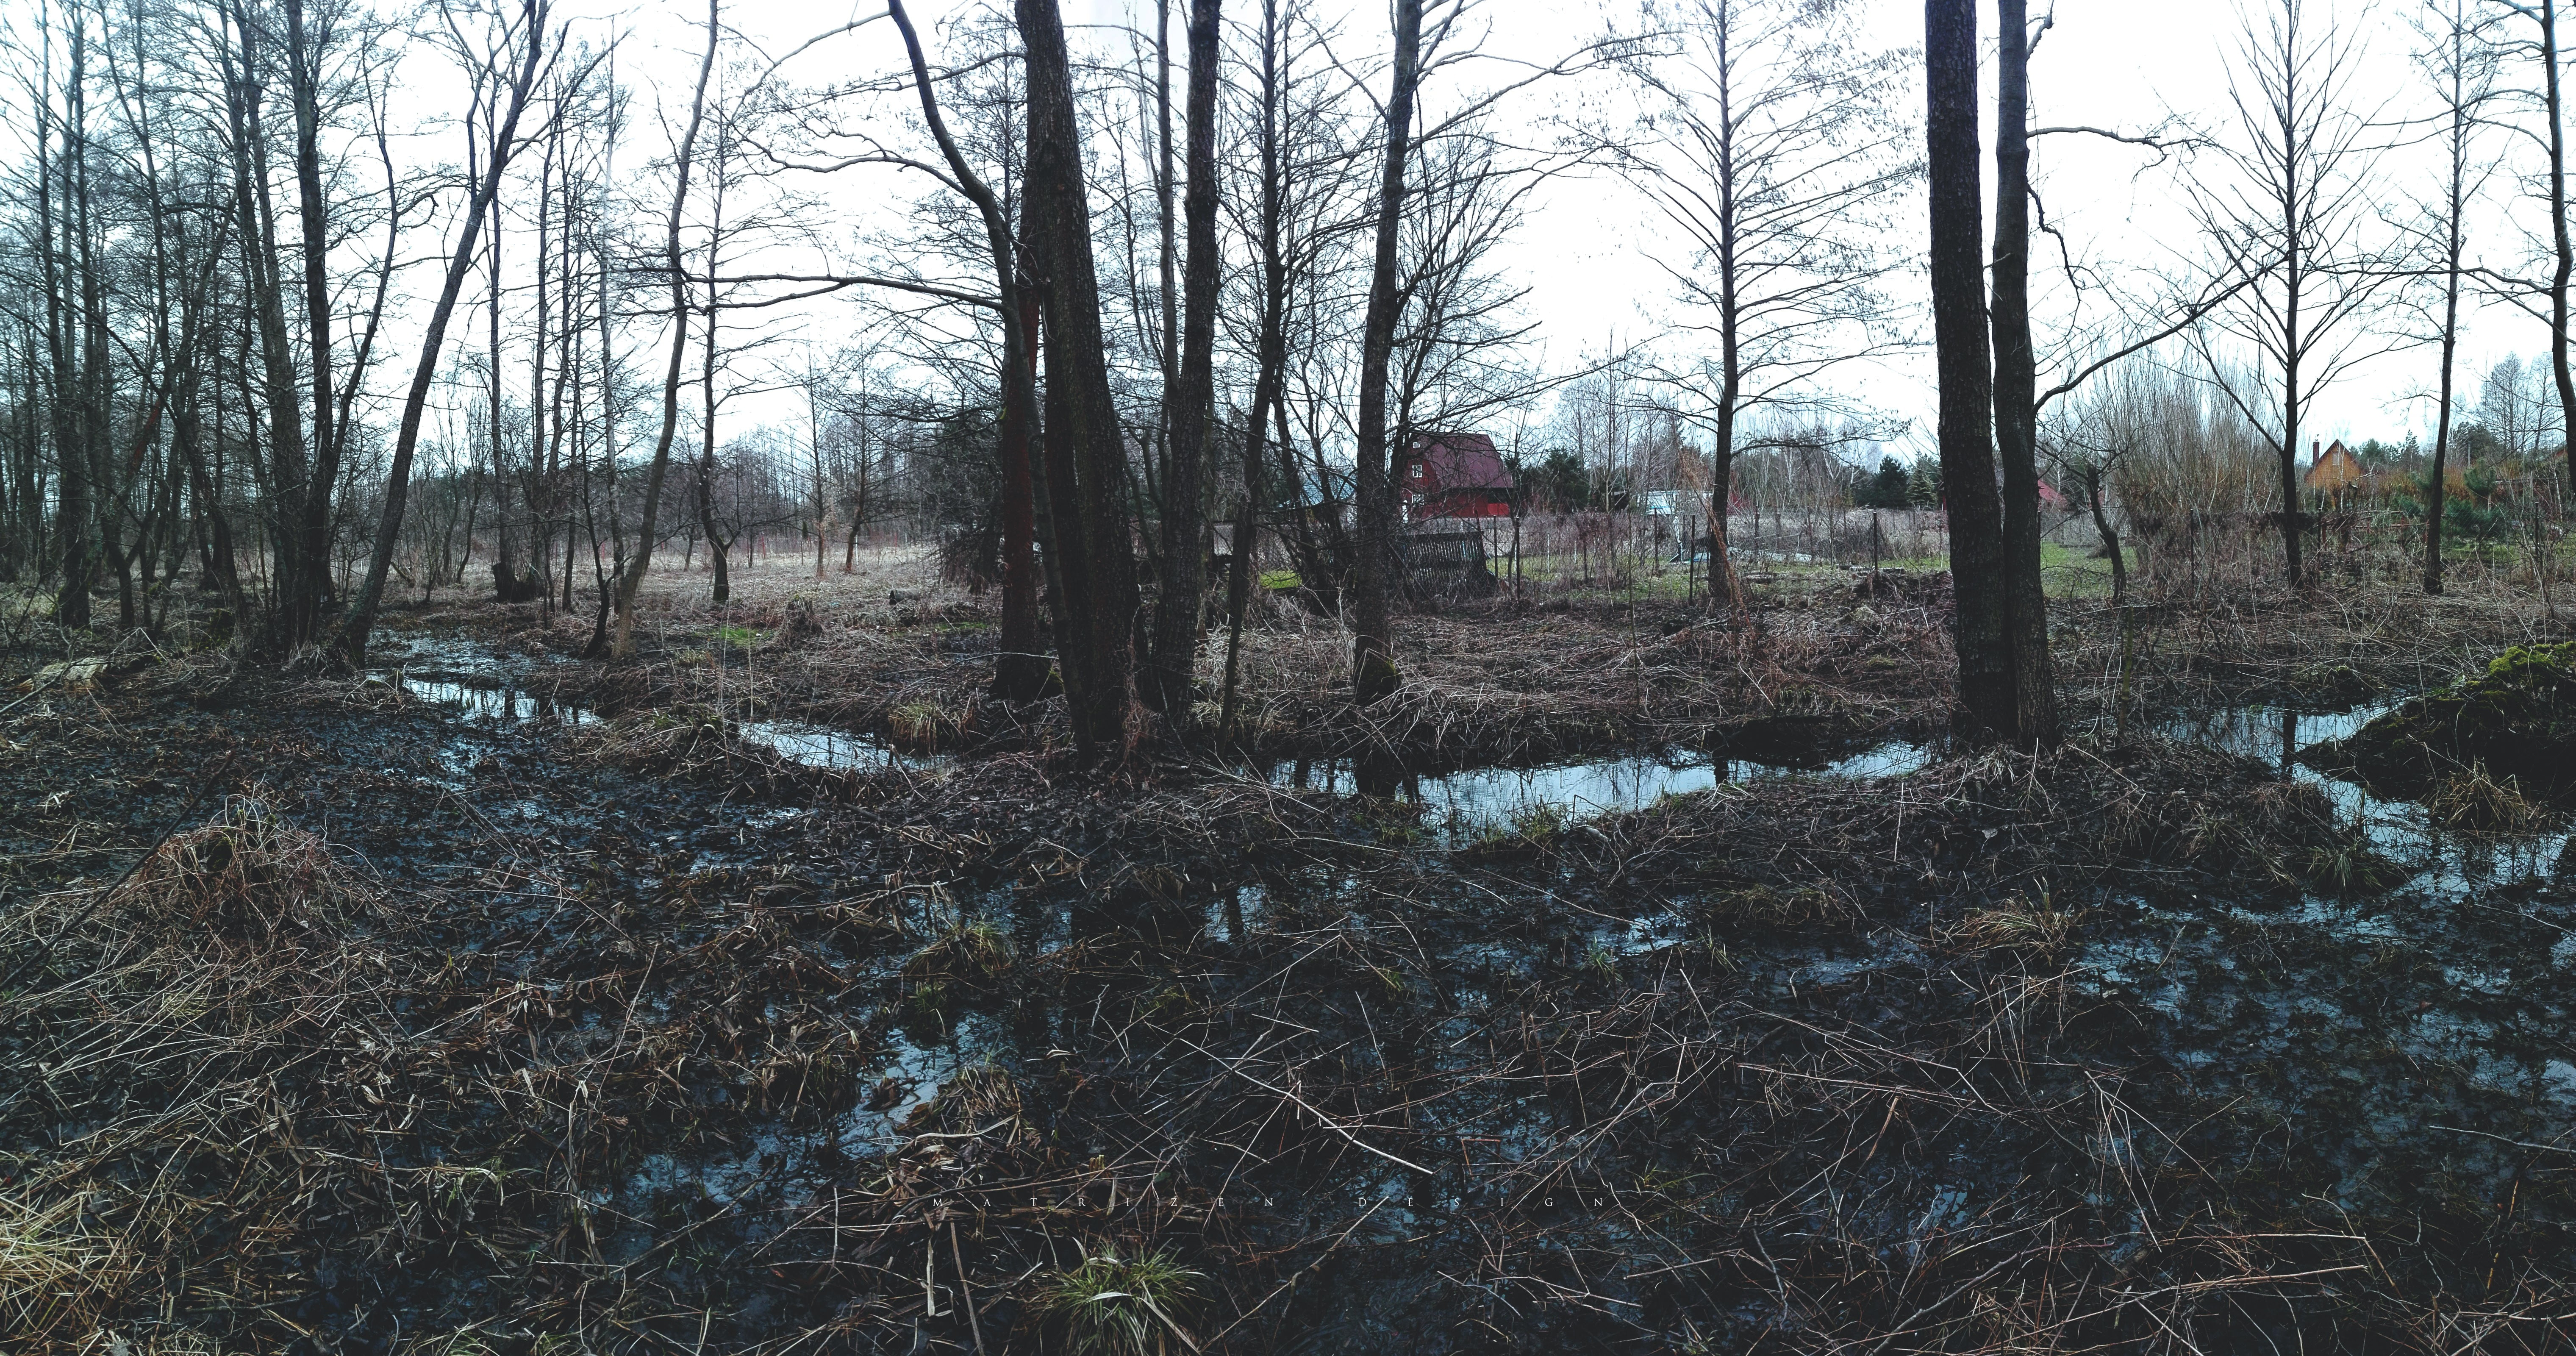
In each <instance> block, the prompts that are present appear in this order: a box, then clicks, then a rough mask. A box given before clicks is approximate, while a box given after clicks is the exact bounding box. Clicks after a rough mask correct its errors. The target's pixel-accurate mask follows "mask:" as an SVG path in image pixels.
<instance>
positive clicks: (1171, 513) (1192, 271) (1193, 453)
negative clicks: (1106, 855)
mask: <svg viewBox="0 0 2576 1356" xmlns="http://www.w3.org/2000/svg"><path fill="white" fill-rule="evenodd" d="M1220 3H1221V0H1190V28H1189V44H1190V88H1189V138H1190V144H1189V156H1188V173H1189V193H1188V197H1187V198H1186V199H1185V201H1184V202H1183V204H1182V212H1183V214H1184V216H1185V217H1186V218H1187V229H1188V233H1189V262H1188V264H1187V272H1186V273H1185V275H1184V277H1183V280H1182V284H1181V291H1182V296H1181V300H1182V304H1183V306H1184V308H1185V311H1184V315H1185V318H1184V319H1183V321H1182V329H1181V362H1180V382H1179V384H1178V386H1177V387H1176V388H1175V390H1174V392H1173V398H1172V402H1171V407H1170V410H1169V411H1168V423H1169V425H1170V428H1171V440H1172V441H1171V463H1170V466H1169V468H1168V469H1167V470H1166V472H1165V474H1164V479H1163V591H1162V595H1161V597H1160V598H1159V599H1158V600H1157V604H1156V611H1155V618H1154V649H1153V660H1152V667H1151V669H1150V670H1149V672H1148V674H1147V681H1146V682H1145V684H1144V687H1145V690H1146V692H1147V694H1148V695H1149V697H1150V699H1151V700H1152V701H1153V702H1154V704H1155V705H1156V706H1158V707H1160V708H1161V709H1162V710H1163V712H1164V713H1165V714H1166V715H1168V716H1170V717H1172V719H1173V720H1174V721H1175V722H1179V723H1183V724H1186V723H1187V717H1188V715H1189V710H1190V702H1191V700H1192V698H1193V697H1194V696H1195V688H1196V675H1197V668H1198V664H1197V660H1198V649H1199V637H1200V634H1201V630H1202V627H1201V622H1202V620H1203V619H1204V618H1205V616H1206V614H1207V608H1206V593H1207V550H1206V546H1205V537H1206V535H1207V524H1206V520H1205V519H1204V517H1202V515H1201V505H1200V500H1201V499H1202V497H1203V494H1204V491H1203V489H1202V486H1201V481H1202V479H1203V476H1204V470H1205V467H1206V464H1207V445H1208V430H1209V425H1210V423H1211V421H1212V419H1213V416H1214V414H1215V404H1216V393H1215V386H1216V375H1215V373H1216V366H1215V365H1216V303H1217V291H1218V280H1217V265H1218V262H1219V260H1218V258H1217V244H1216V209H1217V189H1216V90H1217V74H1218V73H1217V33H1218V22H1219V14H1218V9H1219V5H1220ZM1237 549H1238V550H1240V546H1239V545H1238V548H1237Z"/></svg>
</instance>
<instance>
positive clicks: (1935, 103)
mask: <svg viewBox="0 0 2576 1356" xmlns="http://www.w3.org/2000/svg"><path fill="white" fill-rule="evenodd" d="M1923 64H1924V75H1925V100H1926V108H1925V114H1926V117H1925V128H1924V130H1925V137H1926V142H1927V145H1926V150H1927V153H1928V158H1927V161H1926V172H1927V179H1928V188H1929V196H1930V200H1931V217H1932V223H1931V225H1932V230H1931V254H1930V258H1929V265H1930V272H1931V282H1932V332H1933V345H1934V349H1935V352H1936V355H1937V358H1936V364H1937V367H1938V370H1939V373H1940V386H1941V389H1940V423H1939V429H1940V434H1939V436H1940V443H1941V484H1942V487H1943V488H1944V490H1945V491H1946V492H1947V495H1948V499H1949V505H1950V513H1949V527H1950V579H1951V584H1952V591H1953V593H1954V595H1955V597H1956V600H1957V603H1956V608H1955V611H1954V613H1953V622H1952V637H1953V644H1954V647H1955V648H1956V650H1957V651H1958V692H1959V707H1958V712H1957V721H1958V724H1959V727H1960V730H1961V732H1962V733H1964V734H1966V735H1968V736H1969V737H1971V738H1986V739H2001V738H2010V737H2011V735H2012V733H2013V726H2014V697H2013V664H2012V647H2011V642H2010V639H2009V637H2008V633H2007V629H2006V627H2007V621H2006V616H2005V610H2004V579H2003V565H2004V562H2003V510H2002V505H2001V504H2000V503H1999V502H1998V499H1997V495H1996V492H1995V457H1994V445H1993V443H1992V441H1991V440H1990V432H1989V425H1988V421H1989V420H1990V419H1991V418H1992V416H1993V413H1994V399H1993V391H1992V382H1991V373H1992V369H1991V367H1990V366H1989V364H1988V357H1987V349H1986V288H1985V278H1984V276H1983V274H1984V267H1983V265H1984V259H1983V257H1982V256H1983V254H1984V242H1983V241H1982V240H1980V239H1979V238H1978V237H1979V236H1980V235H1981V234H1982V232H1981V230H1980V226H1981V222H1980V221H1979V218H1980V217H1981V216H1982V215H1983V204H1981V203H1980V202H1979V201H1978V196H1979V195H1978V184H1977V179H1978V174H1977V151H1978V147H1977V11H1976V5H1975V3H1974V0H1924V6H1923Z"/></svg>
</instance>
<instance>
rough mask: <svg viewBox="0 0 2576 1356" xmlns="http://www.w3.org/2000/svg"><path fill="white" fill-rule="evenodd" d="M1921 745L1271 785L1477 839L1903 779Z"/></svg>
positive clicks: (1667, 756)
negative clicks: (1703, 798) (1742, 797)
mask: <svg viewBox="0 0 2576 1356" xmlns="http://www.w3.org/2000/svg"><path fill="white" fill-rule="evenodd" d="M1931 757H1932V754H1931V751H1930V750H1929V749H1928V748H1927V747H1925V746H1923V745H1919V744H1908V743H1904V742H1902V741H1893V740H1892V741H1889V742H1887V743H1884V744H1879V745H1877V746H1875V747H1872V748H1869V749H1865V750H1863V751H1861V752H1859V753H1855V754H1851V755H1849V756H1847V757H1843V758H1838V759H1833V760H1831V761H1828V762H1824V763H1821V764H1817V765H1813V766H1807V767H1798V766H1792V765H1788V764H1782V763H1767V762H1759V761H1756V760H1753V759H1749V758H1724V759H1720V758H1710V757H1706V756H1702V755H1696V754H1690V753H1685V752H1682V751H1680V750H1673V749H1667V750H1665V751H1663V752H1661V753H1646V754H1631V755H1628V756H1625V757H1618V758H1592V759H1584V760H1581V761H1576V762H1564V763H1551V764H1547V765H1545V766H1541V767H1526V768H1499V767H1482V768H1467V769H1464V770H1462V771H1458V772H1450V773H1444V774H1437V775H1431V774H1408V773H1403V772H1394V773H1388V774H1381V773H1380V772H1378V770H1376V769H1373V768H1369V767H1366V766H1363V765H1360V764H1358V763H1355V762H1354V761H1353V760H1350V759H1332V760H1309V759H1284V760H1282V761H1280V762H1278V763H1276V764H1273V765H1272V767H1271V768H1270V773H1269V781H1270V784H1271V785H1272V786H1276V787H1280V788H1282V789H1286V790H1296V791H1322V792H1325V793H1327V794H1331V795H1340V796H1347V795H1354V794H1364V795H1378V796H1389V797H1393V798H1395V799H1398V800H1406V801H1412V802H1414V803H1416V804H1419V805H1421V806H1423V807H1424V808H1425V809H1426V810H1429V811H1431V812H1432V813H1433V814H1435V815H1437V816H1438V817H1439V818H1440V819H1441V820H1443V821H1444V822H1446V823H1447V824H1448V825H1449V827H1450V828H1451V830H1452V831H1453V832H1457V833H1472V832H1473V831H1475V830H1477V829H1483V828H1492V827H1495V826H1497V825H1505V824H1511V823H1515V822H1519V821H1523V820H1526V819H1528V818H1530V817H1532V816H1534V815H1541V814H1549V813H1553V814H1556V815H1558V816H1560V817H1562V818H1563V819H1564V820H1566V821H1568V822H1577V821H1581V820H1586V819H1592V818H1596V817H1598V816H1601V815H1605V814H1619V813H1626V812H1630V811H1635V810H1642V809H1645V808H1647V807H1648V806H1651V805H1653V804H1655V803H1656V802H1657V801H1660V800H1662V799H1663V798H1664V797H1666V796H1678V795H1686V794H1688V793H1690V792H1693V791H1707V790H1711V789H1714V788H1715V787H1717V786H1719V785H1721V784H1724V783H1728V782H1747V781H1757V780H1761V779H1765V778H1777V777H1818V778H1826V779H1833V780H1845V781H1857V780H1869V779H1874V778H1884V777H1902V776H1904V775H1905V774H1907V773H1909V772H1912V771H1914V770H1915V769H1917V768H1920V767H1922V766H1923V765H1924V764H1925V763H1927V762H1929V761H1931Z"/></svg>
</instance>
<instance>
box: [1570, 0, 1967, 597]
mask: <svg viewBox="0 0 2576 1356" xmlns="http://www.w3.org/2000/svg"><path fill="white" fill-rule="evenodd" d="M1861 17H1862V14H1861V7H1860V5H1859V4H1858V3H1857V0H1822V2H1821V3H1807V2H1806V0H1694V3H1690V4H1687V5H1685V6H1684V7H1683V8H1681V9H1680V10H1679V11H1678V12H1677V13H1676V14H1675V15H1674V17H1673V20H1672V22H1671V24H1670V26H1669V36H1668V42H1669V45H1668V46H1665V47H1664V48H1663V49H1662V50H1660V51H1657V52H1654V53H1651V54H1645V53H1641V54H1639V55H1638V56H1636V57H1633V58H1631V59H1630V60H1629V61H1628V62H1627V63H1626V69H1627V70H1628V71H1629V72H1630V73H1631V74H1632V75H1633V77H1634V79H1635V81H1636V83H1637V88H1638V89H1639V91H1640V92H1641V94H1642V95H1643V99H1642V103H1643V105H1644V106H1643V107H1642V108H1641V109H1640V111H1639V119H1638V121H1639V128H1638V129H1637V130H1636V131H1634V132H1631V131H1629V130H1627V129H1621V130H1620V132H1619V133H1618V134H1617V135H1615V136H1614V135H1609V134H1607V133H1606V132H1605V133H1603V134H1600V141H1601V143H1602V145H1603V146H1604V147H1605V149H1607V150H1609V151H1610V152H1611V153H1612V154H1613V155H1614V156H1615V158H1616V163H1617V164H1618V166H1619V168H1620V170H1621V172H1622V174H1623V175H1624V176H1625V177H1626V178H1627V179H1628V180H1629V181H1630V182H1631V183H1632V184H1634V185H1635V186H1636V187H1637V188H1638V189H1639V190H1640V191H1642V192H1644V193H1645V194H1646V195H1647V196H1648V197H1649V199H1650V200H1652V201H1653V202H1654V204H1655V206H1656V208H1657V209H1658V210H1659V212H1660V213H1661V214H1662V216H1663V218H1664V220H1665V221H1666V222H1668V223H1669V224H1670V225H1671V226H1672V227H1673V228H1674V229H1675V230H1676V231H1677V232H1679V234H1680V235H1681V238H1682V239H1683V240H1684V241H1685V242H1686V243H1687V247H1688V253H1687V254H1686V255H1685V256H1684V257H1680V258H1659V259H1657V261H1656V262H1657V263H1658V264H1659V265H1661V266H1662V267H1663V269H1664V271H1665V272H1666V273H1668V274H1669V275H1671V277H1672V279H1673V282H1674V285H1675V288H1676V292H1677V300H1678V301H1679V302H1680V303H1681V305H1682V307H1683V308H1684V309H1683V312H1682V316H1681V318H1680V319H1679V321H1678V323H1677V324H1676V325H1674V326H1673V328H1672V330H1671V332H1670V333H1669V334H1668V336H1667V338H1666V340H1665V341H1664V347H1665V348H1666V349H1667V353H1666V356H1665V357H1664V358H1663V359H1662V360H1661V361H1660V362H1658V363H1656V364H1655V365H1653V366H1652V367H1651V368H1650V369H1649V372H1648V375H1649V378H1650V380H1651V381H1652V382H1653V384H1654V385H1655V387H1656V388H1657V389H1658V390H1659V391H1660V392H1661V398H1660V399H1659V400H1658V401H1657V403H1658V404H1659V405H1661V406H1662V407H1663V408H1666V409H1669V410H1671V411H1672V412H1673V413H1674V414H1675V415H1676V416H1678V417H1680V418H1682V419H1683V420H1685V421H1687V422H1688V423H1689V424H1690V425H1691V426H1692V427H1694V428H1696V429H1698V430H1699V431H1700V432H1702V433H1704V434H1706V435H1707V436H1708V438H1709V439H1710V443H1711V466H1710V470H1709V478H1708V492H1709V501H1710V502H1709V510H1708V520H1709V524H1710V527H1711V535H1712V537H1713V538H1714V539H1715V543H1714V544H1715V547H1716V549H1715V550H1714V551H1713V553H1712V554H1711V556H1710V570H1711V580H1710V582H1711V585H1712V587H1711V596H1712V598H1715V597H1718V596H1724V597H1726V598H1729V599H1731V600H1733V601H1734V602H1735V603H1736V604H1737V605H1739V606H1740V605H1741V603H1742V595H1741V593H1740V592H1739V591H1738V589H1737V588H1736V585H1735V574H1734V571H1733V569H1732V568H1730V567H1729V565H1728V564H1727V561H1726V549H1725V540H1726V506H1727V496H1728V489H1729V486H1730V485H1732V483H1733V480H1734V471H1733V468H1734V460H1735V453H1736V450H1737V447H1738V443H1739V436H1740V435H1739V432H1738V428H1737V424H1738V420H1739V418H1740V417H1741V416H1742V415H1743V414H1745V413H1746V412H1747V411H1751V410H1755V409H1760V408H1763V407H1766V406H1769V407H1779V408H1781V409H1782V410H1783V411H1784V412H1789V413H1793V414H1821V413H1824V412H1826V411H1827V410H1828V409H1830V408H1833V407H1834V406H1835V405H1836V403H1837V396H1836V393H1835V392H1833V391H1831V390H1830V389H1828V388H1827V387H1826V386H1825V385H1824V382H1823V379H1824V378H1825V377H1826V376H1827V375H1828V374H1829V373H1830V372H1831V371H1832V370H1833V369H1834V368H1836V367H1839V366H1841V365H1843V364H1846V363H1850V362H1853V361H1855V360H1859V359H1864V358H1868V357H1872V356H1875V355H1879V354H1883V353H1887V352H1890V351H1893V350H1895V349H1897V348H1900V347H1903V346H1905V345H1906V344H1907V343H1908V342H1909V341H1910V340H1909V336H1907V335H1906V333H1905V330H1904V327H1903V326H1902V325H1901V324H1900V323H1898V319H1897V311H1898V307H1897V303H1896V300H1895V298H1894V297H1892V296H1891V295H1890V294H1889V293H1888V291H1887V289H1886V284H1887V282H1888V281H1889V279H1890V277H1891V276H1892V275H1893V274H1894V273H1895V272H1896V271H1897V270H1899V269H1900V268H1902V267H1904V266H1905V264H1906V259H1905V256H1904V255H1903V254H1902V253H1901V252H1900V251H1898V250H1896V249H1895V248H1893V247H1892V244H1891V242H1892V241H1893V240H1894V239H1895V231H1894V222H1893V221H1892V220H1891V216H1892V213H1893V210H1894V207H1895V204H1896V202H1897V200H1898V198H1899V197H1900V195H1901V194H1902V193H1903V191H1904V190H1905V189H1906V188H1907V186H1908V185H1910V184H1911V183H1912V182H1913V180H1914V179H1915V177H1916V176H1918V175H1919V174H1921V172H1922V161H1921V159H1920V157H1919V156H1917V155H1914V154H1912V153H1910V152H1909V151H1908V150H1907V149H1906V148H1905V146H1904V138H1905V136H1906V135H1907V132H1908V129H1907V128H1906V126H1905V125H1904V123H1903V122H1902V121H1901V120H1899V119H1898V118H1896V117H1894V116H1892V115H1891V114H1889V113H1888V112H1887V109H1888V108H1889V107H1890V106H1891V105H1892V104H1893V102H1894V100H1895V96H1896V92H1897V86H1898V85H1899V84H1900V83H1901V81H1902V80H1903V79H1904V76H1905V69H1906V68H1905V62H1904V60H1903V59H1902V56H1901V54H1898V53H1894V52H1873V51H1870V50H1868V49H1867V48H1866V47H1864V46H1863V45H1862V43H1861V37H1860V34H1861V24H1860V21H1861Z"/></svg>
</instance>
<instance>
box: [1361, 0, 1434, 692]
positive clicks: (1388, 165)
mask: <svg viewBox="0 0 2576 1356" xmlns="http://www.w3.org/2000/svg"><path fill="white" fill-rule="evenodd" d="M1421 47H1422V0H1395V71H1394V77H1393V82H1392V85H1391V86H1390V88H1389V89H1388V91H1387V99H1386V148H1385V155H1386V162H1385V169H1384V170H1383V172H1382V173H1381V175H1380V177H1379V180H1378V200H1377V252H1376V256H1375V260H1374V262H1373V263H1372V265H1371V268H1370V275H1369V300H1368V316H1367V319H1366V321H1365V324H1364V327H1363V329H1362V332H1361V339H1360V409H1359V429H1358V439H1359V456H1358V461H1359V466H1358V476H1357V486H1356V491H1357V497H1358V501H1359V502H1358V505H1357V507H1358V511H1359V513H1358V516H1359V543H1358V559H1356V560H1354V561H1353V562H1352V570H1351V588H1350V595H1351V612H1352V621H1351V629H1352V630H1353V631H1354V632H1355V633H1356V637H1357V638H1356V640H1355V641H1354V642H1353V644H1352V647H1351V694H1352V696H1353V697H1354V698H1355V699H1356V700H1358V701H1359V702H1360V703H1362V704H1363V705H1365V704H1367V703H1370V702H1374V701H1377V700H1378V699H1380V698H1382V697H1385V696H1387V695H1389V694H1391V693H1393V692H1394V691H1395V689H1396V687H1397V686H1398V685H1399V684H1400V683H1401V682H1402V675H1401V674H1399V673H1398V672H1397V670H1396V667H1395V643H1394V642H1395V633H1394V628H1393V624H1392V622H1391V620H1390V619H1389V617H1388V614H1387V586H1388V582H1389V581H1388V579H1387V575H1388V573H1389V572H1390V571H1391V570H1392V569H1393V568H1394V565H1395V491H1394V487H1393V485H1392V484H1391V483H1390V478H1389V476H1388V473H1387V427H1386V384H1387V362H1388V359H1389V356H1390V354H1391V353H1392V351H1393V349H1394V347H1395V324H1396V320H1397V318H1398V317H1399V316H1400V315H1401V314H1402V312H1403V309H1404V296H1403V294H1402V293H1401V292H1399V291H1398V290H1397V289H1396V277H1395V271H1396V270H1395V265H1396V231H1397V227H1398V226H1399V225H1401V224H1402V222H1403V219H1404V162H1405V158H1406V156H1407V155H1408V154H1409V153H1410V150H1411V146H1410V139H1411V136H1412V131H1413V96H1414V88H1415V85H1416V84H1417V82H1418V81H1419V80H1420V79H1421V71H1420V70H1419V69H1418V62H1419V60H1420V58H1421Z"/></svg>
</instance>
